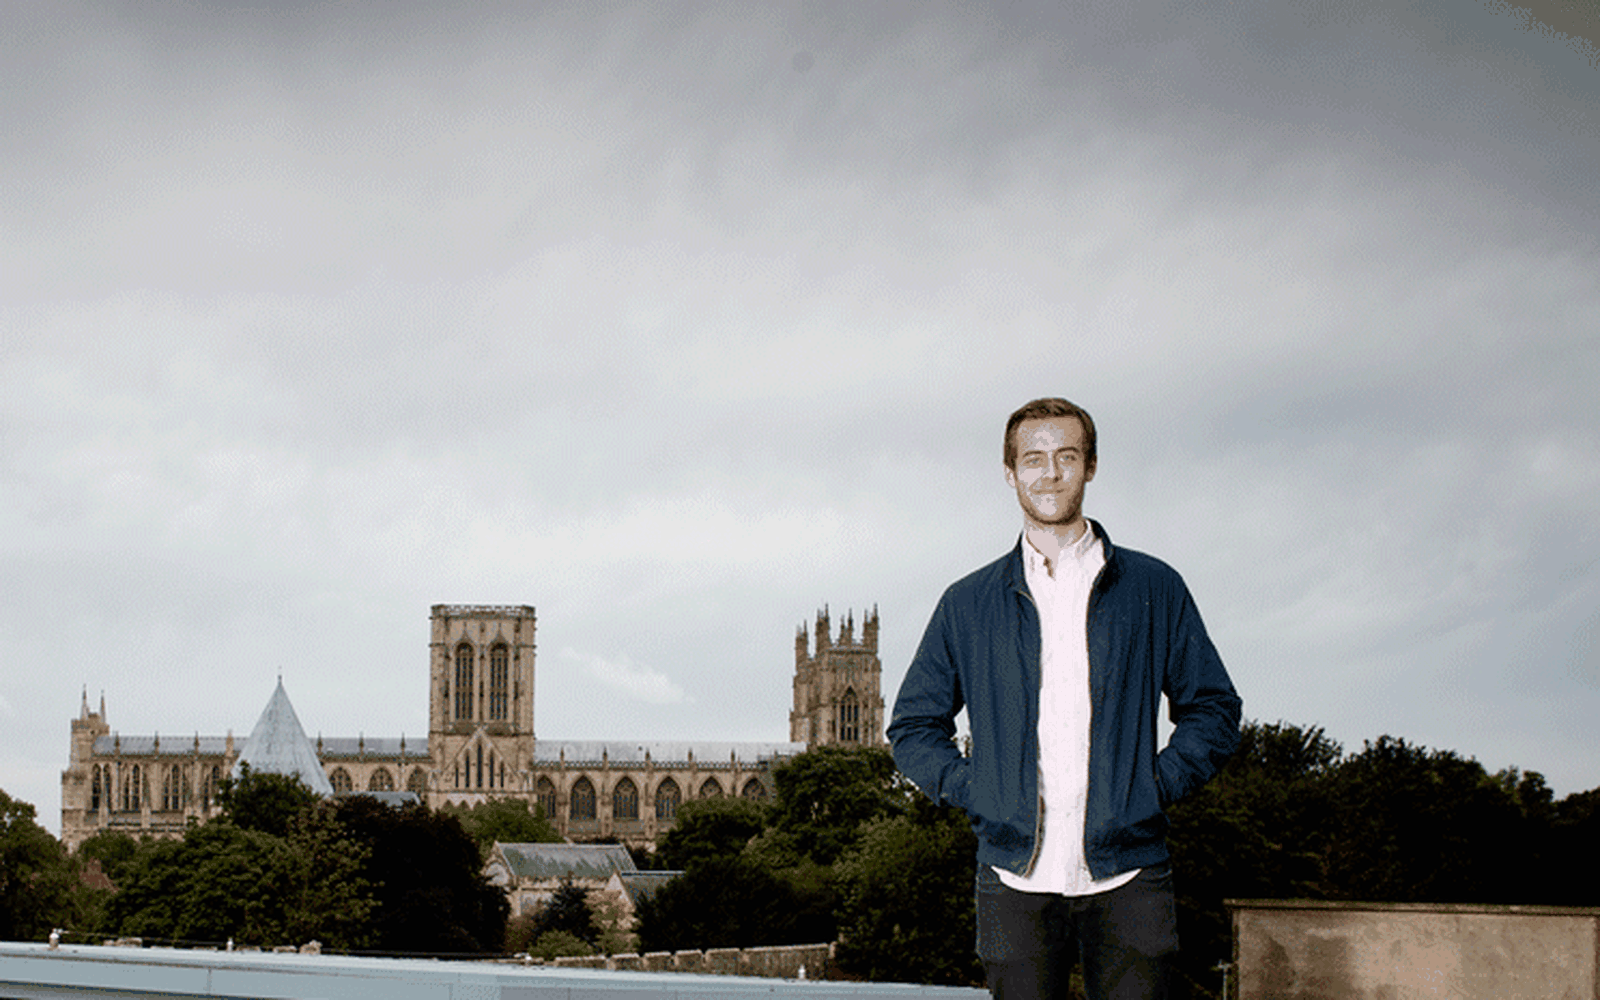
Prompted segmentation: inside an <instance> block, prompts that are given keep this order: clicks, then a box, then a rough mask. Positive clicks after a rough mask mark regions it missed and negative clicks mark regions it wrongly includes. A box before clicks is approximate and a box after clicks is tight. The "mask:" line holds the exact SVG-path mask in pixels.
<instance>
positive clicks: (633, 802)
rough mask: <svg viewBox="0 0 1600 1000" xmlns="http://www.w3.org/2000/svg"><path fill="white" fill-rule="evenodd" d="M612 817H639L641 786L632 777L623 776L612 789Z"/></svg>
mask: <svg viewBox="0 0 1600 1000" xmlns="http://www.w3.org/2000/svg"><path fill="white" fill-rule="evenodd" d="M611 818H612V819H625V820H635V819H638V818H639V786H638V785H635V784H634V783H633V779H632V778H623V779H622V780H621V781H619V782H617V787H615V788H613V789H612V790H611Z"/></svg>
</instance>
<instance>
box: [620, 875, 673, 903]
mask: <svg viewBox="0 0 1600 1000" xmlns="http://www.w3.org/2000/svg"><path fill="white" fill-rule="evenodd" d="M682 874H683V872H673V871H639V872H618V873H617V881H618V882H621V883H622V891H623V892H625V893H627V894H628V902H630V903H632V904H633V905H634V906H636V907H637V906H638V905H639V902H640V901H641V900H645V899H649V898H650V897H651V896H654V895H655V894H656V893H657V892H658V891H659V890H660V889H661V887H662V886H664V885H666V884H667V883H668V882H671V881H672V880H673V879H675V878H677V877H678V876H679V875H682Z"/></svg>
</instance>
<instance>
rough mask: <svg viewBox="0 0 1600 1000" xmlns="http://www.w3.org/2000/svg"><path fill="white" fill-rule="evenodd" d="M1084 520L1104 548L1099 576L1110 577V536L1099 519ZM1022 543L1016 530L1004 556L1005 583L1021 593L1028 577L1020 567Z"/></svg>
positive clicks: (1112, 555)
mask: <svg viewBox="0 0 1600 1000" xmlns="http://www.w3.org/2000/svg"><path fill="white" fill-rule="evenodd" d="M1084 520H1085V521H1087V522H1089V530H1090V531H1092V532H1094V533H1095V535H1096V536H1098V537H1099V539H1100V544H1101V546H1103V547H1104V549H1105V556H1106V564H1105V568H1104V569H1102V570H1101V571H1100V576H1101V578H1102V579H1110V578H1111V577H1112V575H1113V574H1114V573H1115V572H1116V569H1115V568H1114V565H1113V560H1114V559H1115V558H1116V554H1117V548H1116V546H1114V545H1112V544H1111V536H1110V535H1108V534H1106V529H1105V527H1104V526H1103V525H1101V523H1100V522H1099V521H1096V520H1095V519H1094V518H1092V517H1089V518H1084ZM1024 543H1025V541H1024V536H1023V535H1022V533H1020V532H1018V534H1017V544H1015V545H1013V546H1012V547H1011V552H1010V554H1009V555H1007V556H1006V569H1005V576H1006V585H1007V586H1008V587H1010V588H1011V589H1013V590H1017V591H1020V592H1022V593H1027V592H1028V578H1027V575H1026V574H1025V573H1024V572H1023V567H1022V546H1023V545H1024Z"/></svg>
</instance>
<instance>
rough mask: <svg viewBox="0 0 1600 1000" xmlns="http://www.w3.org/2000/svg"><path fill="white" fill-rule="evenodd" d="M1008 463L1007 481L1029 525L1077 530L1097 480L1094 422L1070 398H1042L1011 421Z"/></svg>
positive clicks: (1008, 426) (1023, 408) (1007, 443)
mask: <svg viewBox="0 0 1600 1000" xmlns="http://www.w3.org/2000/svg"><path fill="white" fill-rule="evenodd" d="M1005 462H1006V482H1007V483H1009V484H1010V485H1011V488H1012V489H1014V490H1016V491H1017V502H1018V503H1019V504H1021V505H1022V513H1023V515H1024V516H1025V517H1026V518H1027V521H1028V523H1029V524H1031V525H1033V526H1034V527H1038V528H1068V527H1070V526H1072V525H1076V524H1078V523H1079V522H1080V521H1081V520H1082V518H1083V490H1084V487H1085V486H1086V485H1088V483H1089V481H1090V480H1091V479H1093V478H1094V470H1095V435H1094V421H1093V420H1092V419H1091V418H1090V416H1089V414H1087V413H1085V412H1084V411H1083V410H1082V409H1081V408H1079V407H1077V406H1074V405H1073V404H1071V403H1069V402H1067V401H1066V400H1064V399H1036V400H1034V401H1033V402H1031V403H1028V404H1027V405H1025V406H1023V407H1022V408H1021V409H1019V410H1018V411H1017V412H1015V413H1013V414H1012V415H1011V419H1010V420H1008V421H1006V445H1005Z"/></svg>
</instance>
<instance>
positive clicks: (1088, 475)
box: [1083, 460, 1100, 483]
mask: <svg viewBox="0 0 1600 1000" xmlns="http://www.w3.org/2000/svg"><path fill="white" fill-rule="evenodd" d="M1099 464H1100V463H1099V461H1098V460H1097V461H1094V462H1090V463H1089V464H1088V465H1086V466H1084V469H1083V481H1084V482H1086V483H1092V482H1094V470H1095V467H1096V466H1097V465H1099Z"/></svg>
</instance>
